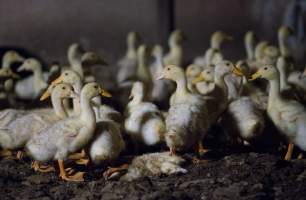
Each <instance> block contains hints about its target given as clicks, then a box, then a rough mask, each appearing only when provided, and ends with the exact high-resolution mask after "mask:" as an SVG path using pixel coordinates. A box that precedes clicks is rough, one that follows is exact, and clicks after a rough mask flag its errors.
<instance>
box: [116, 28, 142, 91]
mask: <svg viewBox="0 0 306 200" xmlns="http://www.w3.org/2000/svg"><path fill="white" fill-rule="evenodd" d="M139 41H140V37H139V35H138V34H137V33H136V32H130V33H129V34H128V36H127V51H126V54H125V56H124V57H123V58H121V59H120V60H119V62H118V64H117V65H118V74H117V84H118V86H119V87H126V86H129V87H131V86H132V84H133V80H134V79H135V74H136V70H137V47H138V43H139Z"/></svg>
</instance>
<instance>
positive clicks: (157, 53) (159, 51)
mask: <svg viewBox="0 0 306 200" xmlns="http://www.w3.org/2000/svg"><path fill="white" fill-rule="evenodd" d="M152 56H153V57H154V58H160V57H162V56H163V47H162V46H160V45H155V46H154V47H153V49H152Z"/></svg>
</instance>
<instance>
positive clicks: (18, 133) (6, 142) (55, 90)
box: [0, 84, 74, 150]
mask: <svg viewBox="0 0 306 200" xmlns="http://www.w3.org/2000/svg"><path fill="white" fill-rule="evenodd" d="M50 90H52V95H51V99H52V105H53V108H54V111H53V110H52V109H51V110H50V109H48V110H42V111H41V112H39V111H38V110H36V111H35V112H29V113H28V114H25V115H24V116H22V117H19V118H17V119H15V120H12V121H10V122H9V123H7V124H5V125H3V124H2V125H1V127H0V146H1V147H2V148H3V149H5V150H13V149H18V148H22V147H24V145H25V144H26V142H27V141H29V139H30V138H31V137H32V136H33V134H35V133H37V132H39V131H40V130H43V129H44V128H46V127H48V126H49V125H51V124H53V123H55V122H56V121H59V120H61V119H64V118H66V117H67V114H66V112H65V110H64V108H63V105H62V99H63V98H70V97H74V96H73V95H74V94H73V89H72V87H71V86H70V85H67V84H59V85H57V86H54V85H51V86H50V88H49V89H48V90H47V92H46V93H45V94H44V95H43V96H42V98H41V100H44V99H46V98H47V97H48V96H49V95H50Z"/></svg>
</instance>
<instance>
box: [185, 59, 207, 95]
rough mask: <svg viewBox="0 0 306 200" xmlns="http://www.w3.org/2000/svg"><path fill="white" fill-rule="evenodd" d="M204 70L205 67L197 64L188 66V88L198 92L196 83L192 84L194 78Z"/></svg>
mask: <svg viewBox="0 0 306 200" xmlns="http://www.w3.org/2000/svg"><path fill="white" fill-rule="evenodd" d="M202 70H203V68H202V67H201V66H199V65H196V64H191V65H188V67H187V68H186V77H187V84H188V85H187V86H188V89H189V90H190V91H191V92H193V93H195V92H197V90H196V88H194V85H193V84H192V80H193V79H195V78H196V77H197V76H198V75H199V74H200V73H201V71H202Z"/></svg>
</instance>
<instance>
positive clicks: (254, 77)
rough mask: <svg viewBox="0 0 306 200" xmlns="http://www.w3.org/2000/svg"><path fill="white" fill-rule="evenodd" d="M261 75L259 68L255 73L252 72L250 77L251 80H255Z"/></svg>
mask: <svg viewBox="0 0 306 200" xmlns="http://www.w3.org/2000/svg"><path fill="white" fill-rule="evenodd" d="M260 77H261V73H260V71H259V70H258V71H257V72H256V73H254V74H252V76H251V78H250V79H249V80H250V81H254V80H256V79H258V78H260Z"/></svg>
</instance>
